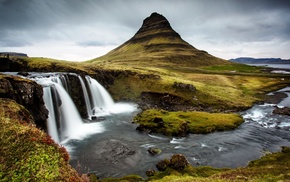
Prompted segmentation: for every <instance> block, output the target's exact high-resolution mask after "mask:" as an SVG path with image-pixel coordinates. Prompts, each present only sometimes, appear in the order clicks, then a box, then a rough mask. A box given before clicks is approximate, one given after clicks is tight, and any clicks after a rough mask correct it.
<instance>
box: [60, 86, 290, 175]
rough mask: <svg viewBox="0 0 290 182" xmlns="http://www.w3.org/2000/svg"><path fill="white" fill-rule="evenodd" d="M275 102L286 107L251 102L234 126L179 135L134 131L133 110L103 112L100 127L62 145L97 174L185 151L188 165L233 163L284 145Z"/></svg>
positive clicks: (139, 170) (288, 141)
mask: <svg viewBox="0 0 290 182" xmlns="http://www.w3.org/2000/svg"><path fill="white" fill-rule="evenodd" d="M289 90H290V88H289V87H287V88H285V89H282V90H279V91H277V92H280V93H285V94H288V91H289ZM271 94H272V93H271ZM276 105H278V106H279V107H282V106H290V98H289V97H287V98H285V99H284V100H283V101H281V102H280V103H278V104H261V105H254V106H253V107H252V108H251V109H249V110H247V111H244V112H242V113H241V115H242V116H243V117H244V119H245V122H244V123H243V124H242V125H241V126H240V127H238V128H237V129H235V130H232V131H225V132H214V133H211V134H206V135H203V134H190V135H189V136H187V137H183V138H174V137H166V136H162V135H149V134H146V133H140V132H137V131H136V130H135V128H136V127H137V125H135V124H132V123H131V121H132V118H133V117H134V115H136V114H137V113H138V110H137V109H136V110H135V111H132V112H125V113H122V114H112V115H110V116H107V117H103V120H102V121H98V123H99V124H101V125H102V128H103V130H102V132H100V133H97V134H94V135H91V136H89V137H87V138H85V139H83V140H71V141H70V142H69V143H66V144H65V146H66V147H67V148H68V150H69V152H70V155H71V162H70V163H71V165H72V166H73V167H75V168H76V169H77V170H78V171H79V172H82V173H95V174H96V175H98V176H99V177H108V176H110V177H119V176H123V175H127V174H133V173H134V174H139V175H141V176H143V177H144V176H145V171H146V170H148V169H155V170H156V167H155V165H156V164H157V163H158V162H159V161H160V160H163V159H165V158H170V156H171V155H173V154H177V153H178V154H183V155H184V156H186V158H187V159H188V161H189V162H190V163H191V164H192V165H193V166H213V167H218V168H236V167H241V166H246V165H247V164H248V162H249V161H251V160H255V159H257V158H259V157H261V156H262V155H264V154H265V153H267V152H275V151H279V150H280V147H281V146H290V133H289V128H290V117H289V116H282V115H275V114H272V111H273V109H274V107H275V106H276ZM131 107H132V105H131ZM149 147H158V148H160V149H161V150H162V152H161V154H159V155H156V156H152V155H150V154H149V153H148V152H147V149H148V148H149Z"/></svg>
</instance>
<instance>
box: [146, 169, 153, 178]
mask: <svg viewBox="0 0 290 182" xmlns="http://www.w3.org/2000/svg"><path fill="white" fill-rule="evenodd" d="M154 174H155V170H154V169H149V170H147V171H146V176H148V177H150V176H154Z"/></svg>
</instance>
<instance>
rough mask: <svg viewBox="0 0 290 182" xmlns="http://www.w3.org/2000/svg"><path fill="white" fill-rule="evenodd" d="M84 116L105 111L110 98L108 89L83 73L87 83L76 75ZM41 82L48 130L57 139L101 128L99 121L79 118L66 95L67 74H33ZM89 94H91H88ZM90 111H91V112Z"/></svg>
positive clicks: (97, 130) (79, 136)
mask: <svg viewBox="0 0 290 182" xmlns="http://www.w3.org/2000/svg"><path fill="white" fill-rule="evenodd" d="M74 76H76V77H78V79H79V81H80V85H81V87H82V91H83V95H84V99H85V103H86V109H87V113H88V118H89V119H91V118H92V116H97V115H99V113H102V114H101V115H104V112H107V113H109V109H110V107H112V106H113V105H114V101H113V99H112V98H111V96H110V95H109V93H108V92H107V91H106V90H105V89H104V87H102V86H101V85H100V84H99V83H98V82H97V81H96V80H95V79H93V78H91V77H89V76H86V81H87V85H88V89H89V91H90V94H89V92H88V89H87V86H86V84H85V82H84V80H83V79H82V77H81V76H79V75H74ZM33 80H35V81H36V82H37V83H39V84H41V85H42V86H43V92H44V94H43V100H44V102H45V105H46V107H47V109H48V111H49V116H48V119H47V128H48V133H49V135H51V137H52V138H53V139H54V140H55V141H56V142H58V143H63V142H66V141H68V140H70V139H81V138H83V137H85V136H87V135H90V134H94V133H100V132H103V131H104V128H103V126H102V125H101V124H100V123H83V121H82V118H81V116H80V114H79V112H78V110H77V108H76V106H75V104H74V102H73V100H72V99H71V96H70V95H69V91H70V89H71V88H70V85H69V80H68V76H67V75H63V74H61V75H55V74H52V75H48V77H43V76H41V77H39V76H38V77H35V78H33ZM90 96H91V97H90ZM93 112H94V113H93Z"/></svg>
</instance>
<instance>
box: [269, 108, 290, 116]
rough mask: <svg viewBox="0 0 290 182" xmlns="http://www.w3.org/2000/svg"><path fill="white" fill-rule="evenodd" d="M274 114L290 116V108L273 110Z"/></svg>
mask: <svg viewBox="0 0 290 182" xmlns="http://www.w3.org/2000/svg"><path fill="white" fill-rule="evenodd" d="M273 114H281V115H288V116H290V108H289V107H283V108H279V107H276V108H275V109H274V110H273Z"/></svg>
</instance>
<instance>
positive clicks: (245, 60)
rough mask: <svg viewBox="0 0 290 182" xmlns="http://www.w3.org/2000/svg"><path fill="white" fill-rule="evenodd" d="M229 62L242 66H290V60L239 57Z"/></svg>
mask: <svg viewBox="0 0 290 182" xmlns="http://www.w3.org/2000/svg"><path fill="white" fill-rule="evenodd" d="M230 61H232V62H236V63H243V64H290V59H281V58H251V57H240V58H235V59H230Z"/></svg>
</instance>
